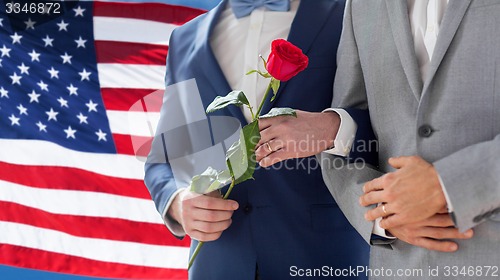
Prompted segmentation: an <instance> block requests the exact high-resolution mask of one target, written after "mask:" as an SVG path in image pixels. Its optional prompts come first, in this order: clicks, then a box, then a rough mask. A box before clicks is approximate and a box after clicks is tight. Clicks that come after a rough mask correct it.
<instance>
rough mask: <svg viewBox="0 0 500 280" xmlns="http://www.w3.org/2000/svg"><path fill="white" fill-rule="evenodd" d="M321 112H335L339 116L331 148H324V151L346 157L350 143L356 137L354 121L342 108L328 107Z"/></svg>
mask: <svg viewBox="0 0 500 280" xmlns="http://www.w3.org/2000/svg"><path fill="white" fill-rule="evenodd" d="M323 112H335V113H337V114H338V115H339V116H340V126H339V131H338V132H337V136H335V139H334V141H333V148H332V149H329V150H325V151H324V152H325V153H329V154H332V155H336V156H341V157H347V156H348V155H349V153H350V152H351V148H352V144H353V142H354V139H355V137H356V131H357V129H358V126H357V124H356V122H355V121H354V120H353V118H352V117H351V116H350V115H349V113H347V111H345V110H343V109H333V108H328V109H326V110H324V111H323Z"/></svg>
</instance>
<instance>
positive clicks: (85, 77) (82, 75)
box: [78, 68, 92, 81]
mask: <svg viewBox="0 0 500 280" xmlns="http://www.w3.org/2000/svg"><path fill="white" fill-rule="evenodd" d="M90 74H92V72H87V70H85V68H83V71H82V72H78V75H80V76H81V77H82V81H83V80H87V81H90V78H89V77H90Z"/></svg>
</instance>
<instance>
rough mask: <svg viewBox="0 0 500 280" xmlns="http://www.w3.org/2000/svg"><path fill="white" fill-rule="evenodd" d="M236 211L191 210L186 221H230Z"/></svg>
mask: <svg viewBox="0 0 500 280" xmlns="http://www.w3.org/2000/svg"><path fill="white" fill-rule="evenodd" d="M233 213H234V211H213V210H206V209H201V208H193V209H190V211H189V213H186V214H185V216H187V217H186V218H185V219H184V220H186V219H189V220H191V221H201V222H212V223H213V222H222V221H227V220H230V219H231V217H232V216H233Z"/></svg>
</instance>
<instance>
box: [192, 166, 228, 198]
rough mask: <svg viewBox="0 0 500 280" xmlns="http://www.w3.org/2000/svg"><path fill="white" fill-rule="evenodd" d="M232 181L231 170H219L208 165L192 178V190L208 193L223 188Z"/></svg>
mask: <svg viewBox="0 0 500 280" xmlns="http://www.w3.org/2000/svg"><path fill="white" fill-rule="evenodd" d="M230 182H231V174H230V172H229V170H224V171H217V170H215V169H213V168H212V167H208V168H207V169H206V170H205V171H204V172H203V173H201V174H200V175H196V176H194V177H193V178H192V179H191V191H193V192H195V193H199V194H206V193H209V192H213V191H215V190H218V189H221V188H223V187H224V186H225V185H227V184H229V183H230Z"/></svg>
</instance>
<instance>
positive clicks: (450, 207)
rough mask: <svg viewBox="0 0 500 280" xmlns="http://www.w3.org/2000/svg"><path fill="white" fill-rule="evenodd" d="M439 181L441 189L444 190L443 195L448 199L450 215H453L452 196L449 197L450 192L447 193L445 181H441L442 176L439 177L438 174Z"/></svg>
mask: <svg viewBox="0 0 500 280" xmlns="http://www.w3.org/2000/svg"><path fill="white" fill-rule="evenodd" d="M438 179H439V184H440V185H441V189H442V190H443V193H444V198H445V199H446V205H447V207H448V213H452V212H453V206H452V205H451V201H450V196H449V195H448V192H447V191H446V188H445V187H444V183H443V179H441V175H439V174H438Z"/></svg>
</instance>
